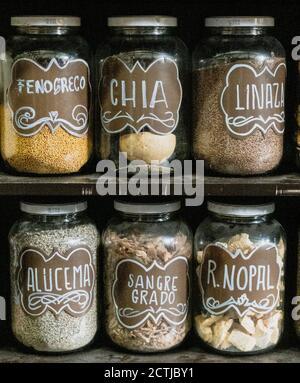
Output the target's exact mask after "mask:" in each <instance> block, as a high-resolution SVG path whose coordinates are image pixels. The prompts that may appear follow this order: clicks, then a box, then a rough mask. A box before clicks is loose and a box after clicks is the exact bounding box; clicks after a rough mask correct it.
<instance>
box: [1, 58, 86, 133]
mask: <svg viewBox="0 0 300 383" xmlns="http://www.w3.org/2000/svg"><path fill="white" fill-rule="evenodd" d="M90 93H91V85H90V70H89V66H88V64H87V62H85V61H84V60H81V59H75V60H69V61H67V62H66V63H65V64H64V65H61V64H60V63H59V62H58V61H57V60H56V59H55V58H54V59H52V60H51V61H50V62H49V64H48V65H47V67H43V66H41V65H40V64H38V63H37V62H35V61H33V60H31V59H26V58H24V59H19V60H16V61H15V62H14V63H13V65H12V68H11V83H10V85H9V88H8V103H9V107H10V110H11V115H12V121H13V126H14V129H15V130H16V132H17V133H18V134H19V135H21V136H24V137H32V136H35V135H36V134H38V133H39V132H40V131H41V130H42V129H49V130H50V131H51V132H52V133H53V134H54V133H55V132H56V131H57V129H63V130H65V131H66V132H67V133H69V134H71V135H73V136H75V137H82V136H83V135H85V134H86V133H87V131H88V128H89V105H90Z"/></svg>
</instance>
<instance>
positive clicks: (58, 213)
mask: <svg viewBox="0 0 300 383" xmlns="http://www.w3.org/2000/svg"><path fill="white" fill-rule="evenodd" d="M86 209H87V204H86V203H85V202H78V203H67V204H55V205H53V204H32V203H21V210H22V212H23V216H22V217H21V218H20V219H19V220H18V221H17V222H16V223H15V224H14V226H13V227H12V229H11V231H10V234H9V243H10V254H11V319H12V331H13V334H14V336H15V337H16V339H17V340H18V341H19V342H20V343H21V344H22V345H23V346H26V347H28V348H29V349H32V350H34V351H38V352H47V353H60V352H70V351H75V350H78V349H81V348H83V347H85V346H87V345H89V344H90V343H91V342H92V341H93V339H94V337H95V335H96V332H97V329H98V316H97V307H98V301H97V300H98V292H97V286H98V278H97V264H98V262H97V257H98V247H99V242H100V236H99V234H98V231H97V228H96V225H95V224H94V223H93V221H92V220H91V219H90V218H89V217H88V216H87V214H86Z"/></svg>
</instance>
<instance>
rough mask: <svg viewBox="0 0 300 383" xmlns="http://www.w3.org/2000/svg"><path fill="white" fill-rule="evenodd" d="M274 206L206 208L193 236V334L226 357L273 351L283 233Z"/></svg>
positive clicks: (278, 329)
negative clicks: (206, 211) (205, 212)
mask: <svg viewBox="0 0 300 383" xmlns="http://www.w3.org/2000/svg"><path fill="white" fill-rule="evenodd" d="M274 209H275V206H274V204H264V205H247V206H245V205H229V204H228V205H227V204H223V203H212V202H209V203H208V211H209V216H208V217H207V218H206V219H205V220H204V221H203V222H202V223H201V224H200V225H199V227H198V229H197V231H196V234H195V243H194V248H195V264H196V276H195V282H196V283H195V286H194V287H195V291H194V326H195V331H196V333H197V334H198V336H199V337H200V339H201V340H202V343H204V344H205V345H206V346H208V347H209V348H210V349H213V350H214V351H217V352H221V353H226V354H253V353H260V352H265V351H267V350H270V349H272V348H274V347H275V346H276V345H277V344H278V342H279V340H280V336H281V334H282V331H283V318H284V311H283V310H284V302H283V299H284V263H285V253H286V239H285V232H284V230H283V228H282V227H281V225H280V224H279V223H278V222H277V221H276V220H275V219H273V218H272V216H271V214H272V213H273V211H274Z"/></svg>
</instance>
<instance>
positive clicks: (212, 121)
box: [193, 17, 286, 176]
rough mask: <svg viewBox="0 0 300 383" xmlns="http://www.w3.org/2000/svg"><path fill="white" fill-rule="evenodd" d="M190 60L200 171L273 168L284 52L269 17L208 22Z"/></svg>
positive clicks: (278, 150) (281, 123)
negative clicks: (202, 167)
mask: <svg viewBox="0 0 300 383" xmlns="http://www.w3.org/2000/svg"><path fill="white" fill-rule="evenodd" d="M205 25H206V27H207V31H208V36H207V37H206V38H205V39H203V40H202V41H201V43H200V44H199V46H198V47H197V48H196V50H195V52H194V55H193V109H194V112H193V120H194V121H193V152H194V157H195V158H196V159H202V160H205V165H206V168H207V169H209V170H212V171H213V172H218V173H223V174H229V175H242V176H243V175H255V174H263V173H268V172H271V171H272V170H274V169H275V168H277V166H278V165H279V163H280V161H281V158H282V154H283V134H284V127H285V109H284V102H285V100H284V97H285V79H286V64H285V52H284V49H283V47H282V45H281V44H280V42H279V41H278V40H277V39H276V38H275V37H273V36H271V35H270V34H269V30H270V28H271V27H273V26H274V19H273V18H271V17H213V18H207V19H206V21H205Z"/></svg>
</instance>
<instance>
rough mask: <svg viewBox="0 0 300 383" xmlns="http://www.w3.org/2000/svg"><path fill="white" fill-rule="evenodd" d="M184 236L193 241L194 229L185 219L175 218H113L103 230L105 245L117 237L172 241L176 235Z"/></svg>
mask: <svg viewBox="0 0 300 383" xmlns="http://www.w3.org/2000/svg"><path fill="white" fill-rule="evenodd" d="M178 236H184V237H185V239H186V241H188V242H192V231H191V229H190V227H189V226H188V224H187V223H186V222H185V221H184V220H183V219H174V220H168V221H164V222H139V221H138V222H136V221H135V222H134V221H126V220H121V219H119V218H116V217H114V218H112V219H111V220H110V221H109V223H108V225H107V227H106V229H105V230H104V231H103V235H102V239H103V244H104V246H105V245H106V244H109V243H110V242H111V241H112V240H113V239H114V238H115V239H118V238H120V239H124V238H125V239H126V238H127V239H134V240H136V241H137V242H139V243H141V242H147V241H149V240H154V241H155V240H157V241H163V242H170V243H171V242H172V240H173V241H175V240H176V237H178Z"/></svg>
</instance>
